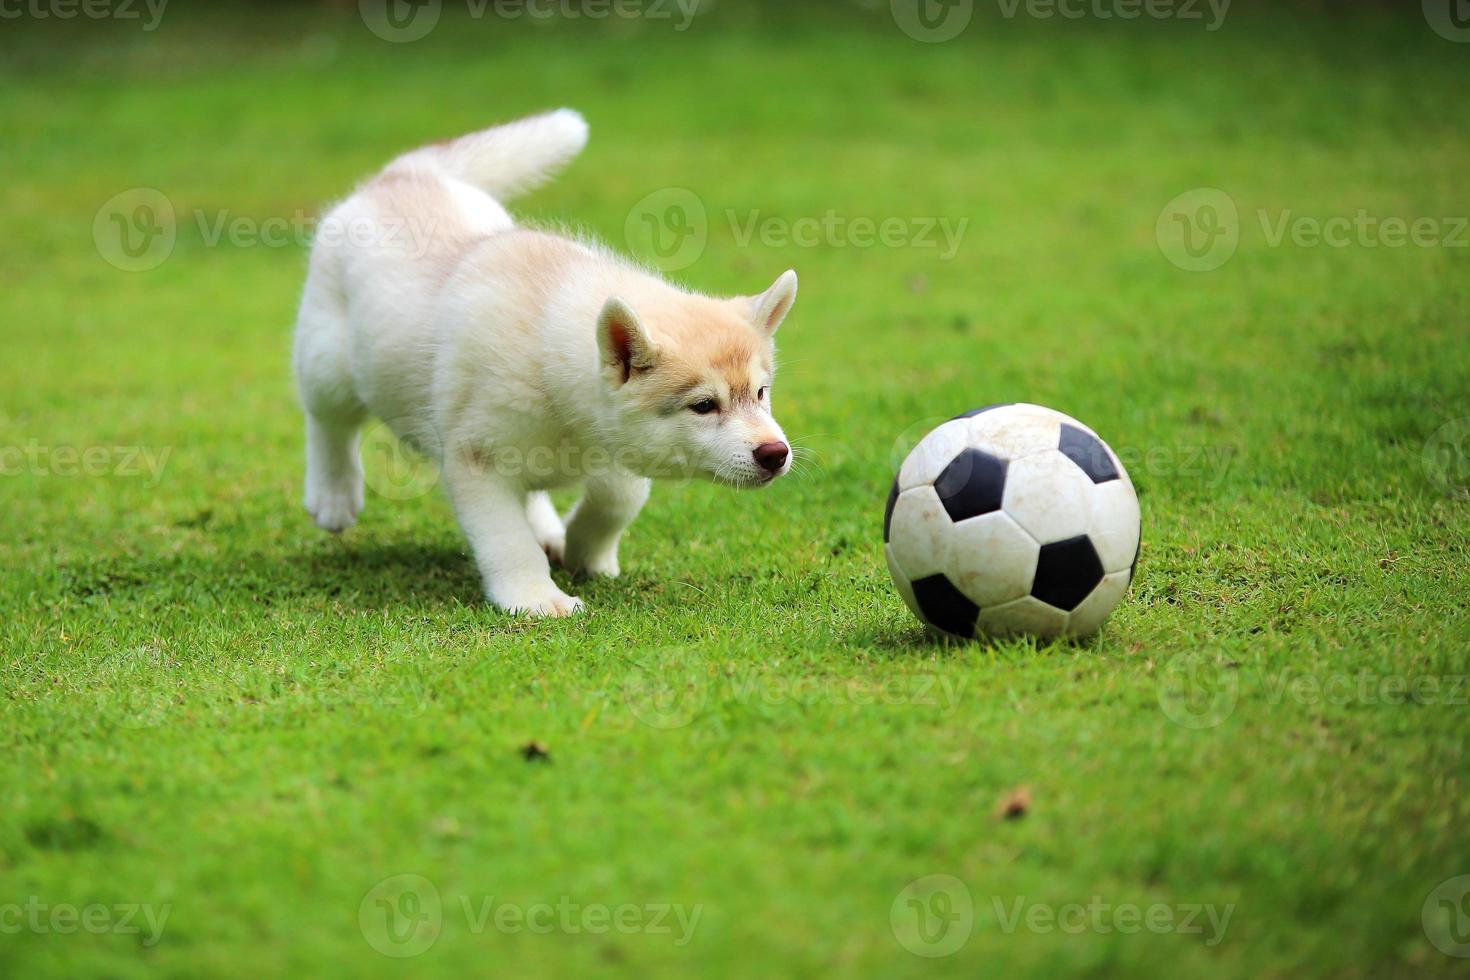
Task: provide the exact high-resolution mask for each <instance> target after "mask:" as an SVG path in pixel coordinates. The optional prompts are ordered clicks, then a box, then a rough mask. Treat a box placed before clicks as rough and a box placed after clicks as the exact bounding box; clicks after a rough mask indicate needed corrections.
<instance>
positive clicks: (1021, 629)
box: [977, 595, 1067, 640]
mask: <svg viewBox="0 0 1470 980" xmlns="http://www.w3.org/2000/svg"><path fill="white" fill-rule="evenodd" d="M977 625H978V627H979V628H980V629H981V630H983V631H984V632H986V633H988V634H990V635H991V636H1019V635H1030V636H1039V637H1042V638H1043V639H1048V640H1049V639H1052V638H1053V637H1058V636H1061V635H1062V634H1063V633H1064V632H1066V630H1067V614H1066V613H1064V612H1062V611H1061V610H1060V609H1058V608H1056V607H1055V606H1048V605H1047V604H1046V603H1044V602H1042V601H1041V600H1040V599H1037V598H1035V597H1034V596H1029V595H1028V596H1026V597H1025V598H1023V599H1017V600H1015V601H1014V602H1007V603H1006V604H1005V605H1002V606H991V607H990V608H989V609H982V610H980V621H979V623H978V624H977Z"/></svg>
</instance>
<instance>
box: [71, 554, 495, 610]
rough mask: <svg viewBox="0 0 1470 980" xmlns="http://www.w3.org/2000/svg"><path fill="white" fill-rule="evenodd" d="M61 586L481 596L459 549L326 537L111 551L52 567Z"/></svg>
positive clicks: (99, 591) (104, 596) (137, 596)
mask: <svg viewBox="0 0 1470 980" xmlns="http://www.w3.org/2000/svg"><path fill="white" fill-rule="evenodd" d="M58 573H59V578H60V581H59V583H58V584H59V585H60V591H61V592H63V593H65V594H66V595H68V596H70V597H71V598H72V599H73V600H75V601H80V602H83V603H94V602H108V603H113V604H116V603H130V602H139V603H145V604H150V605H160V604H161V605H194V606H197V605H205V606H209V605H213V606H218V607H220V608H230V607H238V606H241V605H253V606H261V605H265V606H271V605H279V604H287V603H295V602H300V601H301V600H307V601H321V600H330V599H339V598H340V599H345V600H350V601H351V603H352V604H353V605H355V606H363V607H373V608H378V607H384V608H386V607H392V606H399V605H402V604H404V603H405V602H411V603H419V604H425V605H430V606H451V605H472V604H477V603H480V602H483V601H484V600H483V596H482V594H481V592H480V576H479V573H478V572H477V571H476V569H475V565H474V562H473V561H472V560H471V559H470V557H469V556H468V555H466V554H464V553H463V552H462V551H460V550H458V549H456V548H453V547H448V546H444V545H437V544H414V543H411V542H408V543H393V544H382V543H377V542H372V541H366V542H328V543H327V545H326V546H324V547H320V548H313V549H310V550H307V551H303V552H297V553H292V552H290V551H282V550H270V551H267V552H259V553H241V552H239V551H233V550H232V551H222V552H220V553H218V554H208V555H201V554H197V553H194V554H190V553H183V554H178V555H170V556H167V557H142V558H138V559H135V560H127V559H120V558H117V557H112V558H108V559H105V560H103V561H100V562H97V563H95V564H86V565H71V566H64V567H62V568H60V569H58Z"/></svg>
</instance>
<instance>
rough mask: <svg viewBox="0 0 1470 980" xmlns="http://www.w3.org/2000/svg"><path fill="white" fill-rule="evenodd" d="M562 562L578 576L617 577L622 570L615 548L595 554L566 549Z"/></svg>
mask: <svg viewBox="0 0 1470 980" xmlns="http://www.w3.org/2000/svg"><path fill="white" fill-rule="evenodd" d="M564 564H565V565H566V567H567V570H568V571H570V572H571V573H572V574H574V575H576V576H577V577H579V578H617V577H618V575H619V573H620V572H621V571H622V569H621V568H619V567H618V552H617V549H612V550H609V551H604V552H601V553H599V554H595V555H582V554H579V553H578V552H577V550H576V549H575V548H572V549H568V550H567V556H566V561H565V563H564Z"/></svg>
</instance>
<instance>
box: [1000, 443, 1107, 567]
mask: <svg viewBox="0 0 1470 980" xmlns="http://www.w3.org/2000/svg"><path fill="white" fill-rule="evenodd" d="M1095 489H1096V487H1094V486H1093V483H1092V481H1091V480H1089V479H1088V478H1087V474H1086V473H1083V472H1082V470H1080V469H1079V468H1078V467H1077V464H1076V463H1074V462H1072V461H1071V460H1070V459H1068V458H1067V457H1065V456H1063V455H1062V454H1061V453H1060V452H1057V451H1055V450H1051V451H1048V452H1044V453H1039V454H1037V455H1035V456H1027V457H1026V458H1025V459H1019V460H1017V461H1016V462H1014V463H1012V464H1011V466H1010V469H1009V471H1008V472H1007V473H1006V492H1005V498H1004V502H1003V503H1002V505H1001V506H1002V509H1003V510H1004V511H1005V512H1006V513H1007V514H1009V515H1010V516H1011V517H1012V518H1014V519H1015V521H1016V523H1017V524H1019V525H1021V527H1023V528H1025V529H1026V531H1027V533H1029V534H1030V535H1031V536H1032V537H1034V538H1035V539H1036V540H1037V541H1039V542H1041V543H1042V544H1051V543H1052V542H1054V541H1062V540H1065V539H1067V538H1074V537H1076V536H1077V535H1079V534H1084V533H1086V531H1087V525H1088V523H1089V522H1090V520H1091V516H1092V508H1091V500H1090V498H1091V496H1092V493H1093V491H1094V490H1095Z"/></svg>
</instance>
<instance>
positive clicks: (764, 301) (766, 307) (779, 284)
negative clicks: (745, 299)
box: [750, 269, 796, 334]
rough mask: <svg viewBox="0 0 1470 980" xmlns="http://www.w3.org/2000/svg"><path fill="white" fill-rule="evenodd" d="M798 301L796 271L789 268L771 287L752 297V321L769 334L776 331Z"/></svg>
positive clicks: (757, 327)
mask: <svg viewBox="0 0 1470 980" xmlns="http://www.w3.org/2000/svg"><path fill="white" fill-rule="evenodd" d="M795 302H796V271H795V270H793V269H787V270H786V271H785V272H783V273H781V276H780V278H778V279H777V280H776V281H775V283H773V284H772V286H771V288H770V289H767V290H766V291H765V292H763V293H761V294H760V295H759V296H752V297H751V298H750V322H751V323H754V324H755V326H756V329H757V330H762V331H764V332H766V333H767V334H773V333H775V332H776V328H777V327H779V326H780V325H781V321H782V320H784V319H786V314H788V313H790V312H791V307H792V304H794V303H795Z"/></svg>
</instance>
